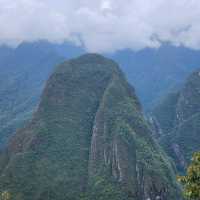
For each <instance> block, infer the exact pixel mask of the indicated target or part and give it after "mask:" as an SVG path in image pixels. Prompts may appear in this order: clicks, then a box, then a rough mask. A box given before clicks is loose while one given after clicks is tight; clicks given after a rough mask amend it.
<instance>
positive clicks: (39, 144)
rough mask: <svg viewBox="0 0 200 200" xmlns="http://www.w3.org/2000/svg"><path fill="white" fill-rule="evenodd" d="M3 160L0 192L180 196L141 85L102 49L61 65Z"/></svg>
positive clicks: (27, 198) (38, 198) (25, 196)
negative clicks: (145, 113)
mask: <svg viewBox="0 0 200 200" xmlns="http://www.w3.org/2000/svg"><path fill="white" fill-rule="evenodd" d="M0 163H1V164H0V166H1V170H0V173H1V176H0V191H1V192H4V191H8V192H9V194H10V195H11V196H12V199H14V200H18V199H20V200H42V199H50V200H56V199H58V200H66V199H69V200H72V199H74V200H76V199H77V200H80V199H84V200H85V199H89V200H90V199H91V200H94V199H96V200H100V199H104V200H112V199H113V200H123V199H124V200H141V199H148V198H150V199H156V198H157V199H158V198H161V199H162V200H177V199H179V189H178V187H177V185H176V181H175V174H174V171H173V169H172V167H171V163H170V162H169V160H168V158H167V157H166V155H165V154H164V153H163V152H162V150H161V148H160V147H159V145H158V144H157V143H156V142H155V141H154V140H153V139H152V137H151V131H150V129H149V127H148V125H147V122H146V121H145V120H144V118H143V115H142V111H141V105H140V103H139V101H138V99H137V97H136V95H135V91H134V89H133V88H132V87H131V86H130V85H129V84H128V83H127V81H126V80H125V78H124V75H123V73H122V72H121V71H120V69H119V67H118V65H117V64H116V63H115V62H113V61H112V60H109V59H106V58H104V57H102V56H100V55H96V54H86V55H84V56H81V57H79V58H77V59H72V60H69V61H67V62H64V63H63V64H61V65H59V66H58V67H57V68H56V70H55V72H54V73H53V74H52V75H51V76H50V78H49V80H48V81H47V85H46V87H45V89H44V92H43V94H42V98H41V102H40V105H39V108H38V110H37V112H36V113H35V114H34V117H33V119H32V120H31V122H30V123H28V125H27V126H26V127H25V128H24V129H21V130H18V132H17V134H16V135H15V136H14V137H13V138H12V139H11V141H10V143H9V145H8V147H7V148H6V150H4V152H3V153H2V154H1V162H0Z"/></svg>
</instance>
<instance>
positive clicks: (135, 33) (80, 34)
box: [0, 0, 200, 52]
mask: <svg viewBox="0 0 200 200" xmlns="http://www.w3.org/2000/svg"><path fill="white" fill-rule="evenodd" d="M39 39H47V40H49V41H52V42H62V41H66V40H68V41H73V42H75V43H77V44H79V43H80V41H81V42H82V43H84V45H85V46H86V48H87V49H88V51H95V52H111V51H115V50H119V49H124V48H132V49H135V50H138V49H141V48H144V47H158V46H159V45H160V43H161V41H164V42H171V43H173V44H175V45H180V44H183V45H185V46H187V47H190V48H194V49H200V0H57V1H55V0H0V43H1V44H2V43H4V44H10V45H16V44H18V43H20V42H21V41H36V40H39Z"/></svg>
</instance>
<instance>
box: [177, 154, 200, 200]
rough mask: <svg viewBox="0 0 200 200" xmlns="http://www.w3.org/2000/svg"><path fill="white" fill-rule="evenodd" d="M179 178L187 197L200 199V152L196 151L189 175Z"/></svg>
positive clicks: (188, 171)
mask: <svg viewBox="0 0 200 200" xmlns="http://www.w3.org/2000/svg"><path fill="white" fill-rule="evenodd" d="M177 179H178V181H179V182H180V183H181V184H182V185H183V189H184V190H183V193H184V196H185V197H186V198H187V199H191V200H200V152H198V153H194V155H193V157H192V163H191V164H190V166H189V167H188V169H187V175H186V176H179V177H178V178H177Z"/></svg>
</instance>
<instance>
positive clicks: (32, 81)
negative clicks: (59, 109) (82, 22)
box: [0, 41, 81, 148]
mask: <svg viewBox="0 0 200 200" xmlns="http://www.w3.org/2000/svg"><path fill="white" fill-rule="evenodd" d="M60 48H61V49H62V50H63V51H65V57H73V56H75V55H77V54H79V53H80V54H81V50H79V49H78V50H76V48H75V47H74V48H73V47H72V46H71V45H70V44H68V45H67V44H63V45H56V44H50V43H48V42H45V41H40V42H35V43H22V44H21V45H19V46H18V47H17V48H16V49H12V48H9V47H6V46H2V47H1V48H0V71H1V73H0V148H3V147H4V146H5V144H6V143H7V141H8V139H9V137H10V136H11V135H12V134H13V133H14V132H15V131H16V128H18V127H22V126H23V124H24V122H25V121H26V120H28V119H30V118H31V117H32V113H33V112H34V110H35V109H36V107H37V105H38V102H39V99H40V95H41V92H42V90H43V87H44V84H45V82H46V80H47V79H48V77H49V75H50V74H51V72H52V71H53V69H54V66H55V65H56V64H58V63H60V62H61V61H63V60H64V56H62V54H61V53H62V52H61V50H60ZM69 51H70V53H68V52H69Z"/></svg>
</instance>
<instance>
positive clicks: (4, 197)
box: [0, 191, 11, 200]
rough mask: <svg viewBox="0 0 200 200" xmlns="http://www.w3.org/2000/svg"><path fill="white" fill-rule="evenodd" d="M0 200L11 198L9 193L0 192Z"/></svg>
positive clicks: (9, 199)
mask: <svg viewBox="0 0 200 200" xmlns="http://www.w3.org/2000/svg"><path fill="white" fill-rule="evenodd" d="M0 199H1V200H11V194H10V193H9V192H8V191H4V192H2V193H1V198H0Z"/></svg>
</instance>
